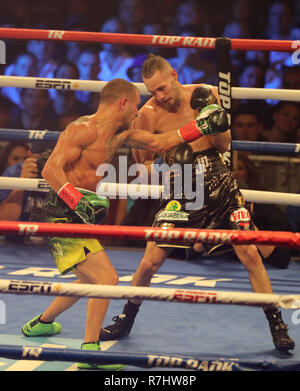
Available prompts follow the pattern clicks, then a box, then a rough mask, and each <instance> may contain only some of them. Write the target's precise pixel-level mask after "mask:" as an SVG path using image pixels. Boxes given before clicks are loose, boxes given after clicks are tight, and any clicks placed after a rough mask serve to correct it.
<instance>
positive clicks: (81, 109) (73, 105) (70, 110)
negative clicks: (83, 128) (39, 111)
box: [49, 62, 91, 130]
mask: <svg viewBox="0 0 300 391" xmlns="http://www.w3.org/2000/svg"><path fill="white" fill-rule="evenodd" d="M54 77H55V78H57V79H75V80H76V79H79V71H78V69H77V67H76V65H75V64H73V63H71V62H65V63H62V64H60V65H59V66H58V67H57V69H56V70H55V73H54ZM50 94H51V97H52V99H51V105H50V108H49V115H50V116H52V115H53V116H54V117H55V118H56V117H57V118H58V121H60V117H61V116H64V117H65V116H68V115H70V114H74V115H77V117H80V116H82V115H87V114H91V110H90V109H89V107H88V105H87V104H84V103H82V102H80V100H79V99H77V98H76V93H75V91H68V90H50ZM63 129H64V128H63ZM57 130H62V129H61V128H60V127H59V129H57Z"/></svg>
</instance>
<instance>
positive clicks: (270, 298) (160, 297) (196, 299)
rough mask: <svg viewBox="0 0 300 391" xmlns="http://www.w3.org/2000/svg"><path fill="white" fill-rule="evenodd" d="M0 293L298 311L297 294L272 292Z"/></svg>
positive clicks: (18, 283) (2, 285) (92, 288)
mask: <svg viewBox="0 0 300 391" xmlns="http://www.w3.org/2000/svg"><path fill="white" fill-rule="evenodd" d="M0 292H1V293H6V294H21V295H23V294H24V295H28V294H29V295H31V294H33V295H42V296H72V297H85V298H96V299H97V298H99V299H138V300H150V301H166V302H181V303H191V304H229V305H241V306H252V307H273V306H275V307H281V308H285V309H296V308H300V295H278V294H273V293H254V292H234V291H233V292H231V291H228V292H227V291H205V290H197V289H177V288H151V287H139V286H126V287H124V286H112V285H94V284H72V283H59V282H44V281H23V280H4V279H0Z"/></svg>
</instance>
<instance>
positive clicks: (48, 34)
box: [0, 27, 297, 52]
mask: <svg viewBox="0 0 300 391" xmlns="http://www.w3.org/2000/svg"><path fill="white" fill-rule="evenodd" d="M0 38H7V39H27V40H31V39H34V40H45V41H47V40H51V41H76V42H94V43H115V44H125V45H126V44H127V45H143V46H144V45H147V46H163V47H196V48H199V49H200V48H205V49H215V44H216V41H217V40H218V38H208V37H182V36H171V35H142V34H119V33H98V32H87V31H65V30H39V29H20V28H10V27H7V28H4V27H3V28H0ZM230 41H231V48H232V49H233V50H267V51H280V52H291V51H294V50H295V49H297V41H291V40H269V39H230Z"/></svg>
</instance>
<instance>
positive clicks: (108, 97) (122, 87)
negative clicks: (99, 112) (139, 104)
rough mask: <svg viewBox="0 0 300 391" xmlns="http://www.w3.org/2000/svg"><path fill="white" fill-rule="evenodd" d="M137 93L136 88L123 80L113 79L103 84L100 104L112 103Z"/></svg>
mask: <svg viewBox="0 0 300 391" xmlns="http://www.w3.org/2000/svg"><path fill="white" fill-rule="evenodd" d="M138 92H139V90H138V88H137V87H136V86H135V85H134V84H132V83H130V82H129V81H127V80H124V79H113V80H111V81H109V82H108V83H107V84H105V86H104V88H103V90H102V91H101V93H100V104H102V103H113V102H115V101H116V100H118V99H120V98H122V97H123V96H124V95H125V96H130V97H134V96H135V95H136V94H137V93H138Z"/></svg>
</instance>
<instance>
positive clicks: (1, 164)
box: [0, 141, 29, 175]
mask: <svg viewBox="0 0 300 391" xmlns="http://www.w3.org/2000/svg"><path fill="white" fill-rule="evenodd" d="M28 151H29V146H28V144H26V143H25V142H23V141H10V142H9V143H8V144H7V145H6V146H5V147H4V148H3V150H2V151H1V155H0V175H3V171H4V170H6V169H7V168H8V167H10V166H13V165H15V164H17V163H20V162H23V161H24V160H25V159H26V157H27V155H28Z"/></svg>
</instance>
